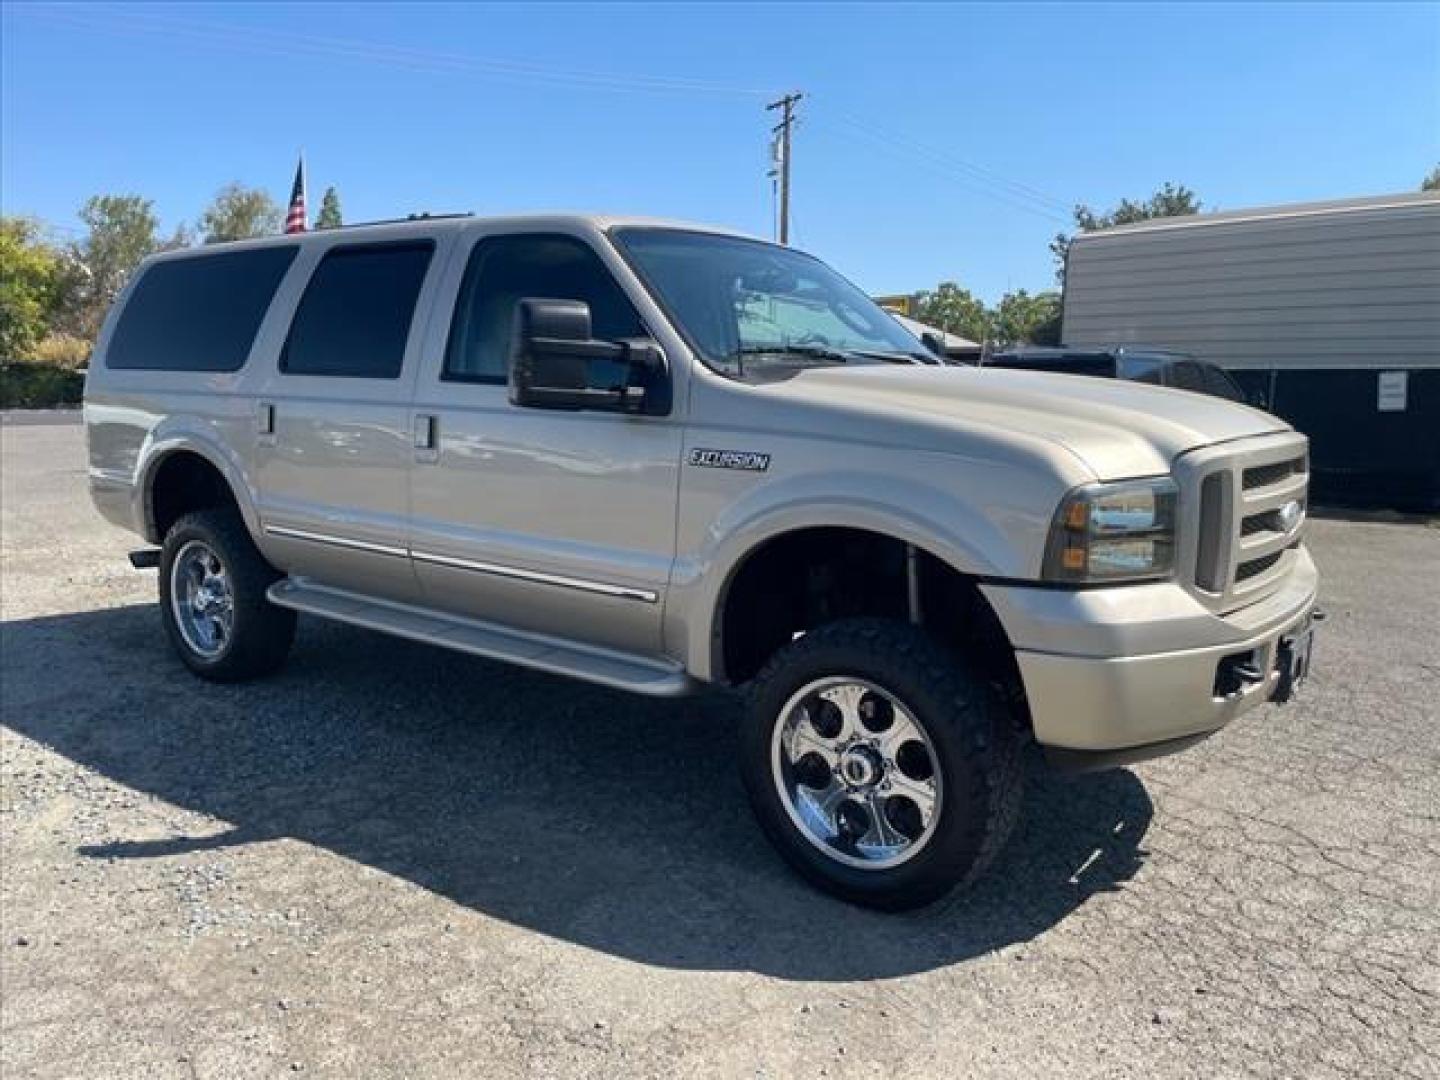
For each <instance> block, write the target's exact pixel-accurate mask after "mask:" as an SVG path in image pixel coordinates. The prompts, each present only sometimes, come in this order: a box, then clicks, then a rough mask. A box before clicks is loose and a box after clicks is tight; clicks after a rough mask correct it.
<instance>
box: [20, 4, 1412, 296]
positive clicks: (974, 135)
mask: <svg viewBox="0 0 1440 1080" xmlns="http://www.w3.org/2000/svg"><path fill="white" fill-rule="evenodd" d="M0 19H3V25H0V30H3V73H0V79H3V84H0V85H3V103H0V151H3V161H0V203H3V208H4V211H5V212H6V213H26V214H34V215H37V216H39V217H41V218H44V219H46V220H48V221H50V222H53V223H55V224H56V225H59V226H62V227H70V228H74V227H75V225H76V221H75V217H74V213H75V210H76V208H77V207H78V206H79V204H80V203H81V202H82V201H83V200H84V199H85V198H86V197H87V196H89V195H91V194H94V193H96V192H137V193H141V194H144V195H146V196H148V197H151V198H153V199H154V200H155V204H156V208H157V210H158V211H159V213H160V215H161V217H162V219H163V220H164V221H165V223H166V226H167V228H168V227H170V226H173V225H174V224H176V223H178V222H180V221H181V220H193V219H194V218H195V217H196V216H197V214H198V213H199V211H200V210H201V208H202V207H203V206H204V204H205V203H206V202H207V201H208V200H209V198H210V197H211V196H212V195H213V193H214V191H215V190H216V189H217V188H218V187H220V186H221V185H222V184H224V183H226V182H227V181H231V180H238V181H241V182H243V183H246V184H253V185H260V186H264V187H266V188H268V189H269V190H270V192H271V193H272V194H273V195H274V196H275V197H276V199H277V200H279V201H283V200H284V199H285V197H286V195H287V194H288V189H289V183H290V178H291V174H292V171H293V168H294V160H295V155H296V152H297V150H298V148H300V147H302V146H303V147H304V149H305V153H306V157H307V161H308V164H309V169H310V184H311V206H312V211H313V209H314V208H315V207H316V206H317V205H318V202H319V195H320V191H321V190H322V189H323V188H324V187H325V186H326V185H327V184H334V185H336V186H337V187H338V189H339V191H340V194H341V198H342V202H343V204H344V209H345V214H346V217H347V219H350V220H360V219H369V218H380V217H391V216H396V215H400V214H404V213H407V212H410V211H413V210H421V209H428V210H433V211H440V210H453V209H469V210H474V211H477V212H479V213H486V212H509V211H519V210H527V209H556V208H565V209H594V210H613V211H622V212H635V213H648V214H660V215H666V216H674V217H682V218H690V219H697V220H702V221H708V222H716V223H721V224H725V225H729V226H733V227H737V228H740V229H744V230H746V231H749V232H753V233H758V234H761V235H767V236H768V235H771V232H772V221H773V200H772V195H771V187H770V182H769V181H768V180H767V179H766V177H765V172H766V168H767V153H768V151H767V142H768V125H769V123H770V122H771V121H772V120H773V115H771V114H767V113H766V112H765V111H764V109H763V105H764V103H765V101H767V100H768V99H769V97H771V96H774V95H776V94H778V93H779V92H782V91H785V90H791V89H795V90H801V91H804V92H805V93H806V94H807V95H808V97H807V99H806V101H805V102H804V103H803V105H802V108H801V115H802V118H803V119H802V126H801V127H800V128H799V130H798V132H797V135H796V146H795V155H794V165H795V191H794V203H793V205H794V233H793V239H794V241H795V242H796V243H797V244H798V245H799V246H801V247H804V248H806V249H807V250H810V251H813V252H815V253H817V254H819V255H821V256H822V257H824V258H825V259H827V260H828V261H830V262H831V263H833V264H834V265H835V266H837V267H838V268H839V269H840V270H841V271H842V272H844V273H845V274H847V275H848V276H850V277H851V278H853V279H854V280H856V281H857V282H858V283H860V284H861V285H862V286H864V287H866V288H868V289H870V290H872V291H874V292H902V291H911V290H915V289H919V288H925V287H928V286H931V285H933V284H935V283H936V282H937V281H940V280H942V279H951V280H958V281H960V282H961V283H962V284H963V285H965V286H967V287H969V288H971V289H972V290H974V291H976V292H977V293H979V294H980V295H981V296H983V297H985V298H986V299H988V300H992V301H993V300H995V299H998V297H999V296H1000V294H1001V293H1003V292H1004V291H1006V290H1007V289H1009V288H1022V287H1023V288H1029V289H1031V290H1035V289H1039V288H1044V287H1047V286H1049V285H1050V284H1051V283H1052V267H1051V262H1050V258H1049V255H1048V252H1047V250H1046V244H1047V242H1048V240H1049V238H1050V237H1051V236H1052V235H1053V234H1054V232H1055V231H1056V230H1057V229H1059V228H1062V227H1063V226H1064V225H1065V224H1066V223H1067V216H1068V215H1067V207H1068V206H1070V205H1071V204H1072V203H1074V202H1077V201H1079V202H1086V203H1089V204H1092V205H1095V206H1108V205H1110V204H1112V203H1114V202H1115V201H1117V200H1118V199H1120V198H1122V197H1124V196H1132V197H1141V196H1144V195H1147V194H1148V193H1149V192H1151V191H1152V190H1154V188H1155V187H1156V186H1158V185H1159V184H1160V183H1161V182H1163V181H1165V180H1176V181H1180V182H1182V183H1185V184H1187V185H1189V186H1190V187H1192V188H1194V189H1195V190H1196V191H1197V192H1198V193H1199V194H1200V196H1201V197H1202V199H1203V200H1204V201H1205V202H1206V203H1207V204H1208V205H1212V206H1218V207H1222V208H1237V207H1242V206H1253V205H1262V204H1268V203H1275V202H1290V201H1298V200H1306V199H1318V198H1330V197H1340V196H1347V195H1363V194H1375V193H1383V192H1392V191H1403V190H1413V189H1414V188H1416V187H1417V186H1418V184H1419V182H1420V180H1421V178H1422V177H1423V176H1424V175H1425V173H1426V172H1428V171H1429V169H1431V168H1432V167H1433V166H1434V165H1435V164H1436V163H1437V161H1440V5H1437V4H1413V5H1405V6H1382V5H1374V4H1371V5H1357V6H1352V7H1347V6H1340V5H1304V4H1289V5H1279V6H1273V7H1269V6H1230V5H1214V6H1166V7H1162V6H1159V5H1156V6H1153V7H1152V6H1142V5H1128V6H1127V5H1120V6H1079V5H1075V6H1058V5H1057V6H1051V5H1034V6H986V5H965V6H954V7H947V6H941V5H923V4H921V5H900V4H892V5H886V6H870V5H862V4H853V5H820V4H810V5H795V6H781V7H766V6H759V5H747V6H701V5H674V6H668V5H660V4H647V5H623V6H612V7H600V6H567V5H555V6H547V7H541V6H502V7H488V8H480V7H462V6H443V5H434V6H425V5H418V4H404V5H395V6H388V5H382V4H364V5H359V4H357V5H342V4H322V5H278V4H268V5H214V6H206V7H201V6H198V5H186V6H182V5H178V4H177V5H149V6H147V5H129V6H125V7H120V6H102V5H87V6H63V5H42V4H17V3H7V4H5V6H4V9H3V16H0Z"/></svg>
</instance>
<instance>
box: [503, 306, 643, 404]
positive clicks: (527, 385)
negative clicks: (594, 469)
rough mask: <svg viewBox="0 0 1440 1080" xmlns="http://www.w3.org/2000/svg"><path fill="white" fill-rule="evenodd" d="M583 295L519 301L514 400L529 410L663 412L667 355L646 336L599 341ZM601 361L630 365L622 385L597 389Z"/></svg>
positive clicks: (512, 380) (512, 347)
mask: <svg viewBox="0 0 1440 1080" xmlns="http://www.w3.org/2000/svg"><path fill="white" fill-rule="evenodd" d="M590 335H591V329H590V305H588V304H586V303H585V302H584V301H583V300H549V299H542V298H537V297H530V298H527V299H524V300H521V301H520V302H519V303H517V304H516V305H515V321H514V323H513V324H512V328H511V333H510V375H509V385H510V401H511V403H512V404H514V405H518V406H521V407H522V408H530V409H566V410H570V411H576V410H581V409H588V410H595V411H601V412H630V413H648V414H654V413H657V412H660V413H664V412H668V411H669V402H668V401H664V400H662V399H663V398H664V395H663V394H661V393H659V392H658V388H659V387H660V386H663V385H664V384H665V379H664V375H665V354H664V353H663V352H661V351H660V346H659V345H657V344H656V343H655V342H653V341H651V340H649V339H648V338H633V339H629V340H626V341H596V340H595V339H594V338H593V337H591V336H590ZM601 361H608V362H610V363H618V364H621V365H624V367H625V368H626V375H625V379H624V381H623V383H622V384H620V385H615V386H609V387H601V388H595V387H592V385H591V381H592V380H591V378H590V376H591V372H592V369H593V367H594V366H595V365H596V364H597V363H598V362H601Z"/></svg>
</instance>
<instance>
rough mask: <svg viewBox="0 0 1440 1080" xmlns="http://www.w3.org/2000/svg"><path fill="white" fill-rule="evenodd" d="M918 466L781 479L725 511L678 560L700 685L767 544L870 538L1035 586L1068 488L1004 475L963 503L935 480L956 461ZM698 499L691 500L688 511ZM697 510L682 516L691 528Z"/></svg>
mask: <svg viewBox="0 0 1440 1080" xmlns="http://www.w3.org/2000/svg"><path fill="white" fill-rule="evenodd" d="M909 464H910V466H911V468H910V470H909V473H908V475H906V474H902V473H900V472H899V471H898V470H888V469H877V470H876V471H875V472H873V473H868V472H856V471H840V470H834V471H829V472H824V473H804V474H797V475H794V476H790V477H778V478H775V479H773V480H768V481H766V482H764V483H761V484H757V485H756V486H754V487H753V488H752V489H751V490H749V491H748V492H745V493H743V494H742V495H741V496H740V497H739V498H735V499H733V500H730V501H728V502H725V503H724V504H723V506H722V507H721V508H720V509H718V511H717V512H716V513H715V514H714V516H713V517H712V518H711V520H710V521H709V522H708V523H707V525H706V527H705V528H704V529H703V531H698V532H697V533H696V535H697V536H698V537H699V540H700V542H699V543H698V544H697V545H695V547H694V550H693V551H690V552H688V553H687V552H686V551H685V550H683V548H682V551H681V552H680V556H679V558H677V560H676V565H675V572H674V576H673V578H672V581H671V587H670V590H669V593H668V599H667V605H666V614H665V624H666V627H665V632H666V637H665V640H666V642H667V644H668V645H669V646H670V648H669V651H671V652H672V655H676V656H677V659H682V660H683V661H684V663H685V664H686V667H687V669H688V670H689V671H690V672H691V673H692V674H693V675H695V676H696V677H698V678H701V679H714V678H716V677H717V675H718V674H719V672H720V670H721V665H720V662H719V657H718V652H717V650H718V648H719V644H720V626H721V621H722V615H723V612H724V607H725V601H726V597H727V595H728V592H729V588H730V585H731V582H732V581H733V580H734V578H735V575H736V573H737V572H738V571H739V569H740V567H741V566H743V565H744V563H745V561H746V559H747V558H748V557H749V556H750V555H751V554H752V553H754V552H755V551H757V550H758V549H759V548H760V547H761V546H763V545H764V544H765V543H766V542H768V541H769V540H772V539H774V538H776V537H778V536H782V535H784V534H786V533H790V532H795V531H797V530H800V529H807V528H815V527H841V528H854V529H863V530H866V531H869V532H874V533H879V534H881V535H885V536H889V537H893V538H895V539H897V540H902V541H904V542H906V543H909V544H913V545H915V546H916V547H917V548H920V549H922V550H924V551H926V552H927V553H929V554H930V555H932V556H934V557H935V558H937V559H939V560H941V561H942V562H944V563H946V564H948V565H949V566H951V567H953V568H954V569H955V570H957V571H959V572H961V573H964V574H969V575H973V576H977V577H998V578H1023V577H1029V576H1033V574H1034V573H1035V571H1036V570H1037V568H1038V558H1039V554H1038V548H1037V547H1036V545H1037V544H1039V545H1043V542H1044V537H1045V535H1046V532H1047V530H1048V527H1049V517H1050V513H1051V512H1052V510H1053V506H1054V505H1055V504H1056V503H1058V500H1059V498H1060V497H1061V496H1062V495H1063V484H1060V483H1054V484H1053V485H1050V486H1053V487H1054V490H1053V491H1051V490H1049V486H1047V489H1046V490H1045V491H1044V492H1043V493H1038V495H1037V493H1036V492H1035V490H1034V486H1035V479H1034V477H1033V476H1031V477H1029V478H1028V481H1027V483H1025V484H1023V485H1020V484H1018V483H1017V481H1016V479H1015V478H1014V477H1011V478H1009V482H1008V483H1006V479H1005V478H1004V477H1003V475H1002V474H1003V473H1006V472H1009V471H1011V470H1006V469H998V468H997V469H996V470H994V475H992V476H991V477H989V478H988V482H975V483H969V484H966V485H965V491H964V492H963V493H962V492H960V491H958V490H956V488H957V487H959V485H954V486H952V485H950V484H947V483H937V482H936V481H935V480H934V479H927V478H926V477H939V478H944V477H945V473H944V472H943V471H941V472H937V471H936V470H937V469H944V468H947V467H949V468H955V467H958V465H959V463H957V462H955V461H954V459H948V460H947V459H945V458H944V457H943V456H942V455H934V456H933V457H930V456H923V457H922V456H917V455H914V454H913V453H912V454H911V455H910V462H909ZM718 482H719V483H721V484H723V483H725V482H726V480H725V479H723V478H722V479H721V480H720V481H718ZM731 482H732V483H733V482H734V481H733V478H731ZM710 483H711V484H712V485H713V484H714V483H716V481H714V480H711V481H710ZM1002 491H1004V492H1008V495H1002ZM1022 493H1023V494H1022ZM688 497H689V493H684V494H682V503H684V502H685V501H686V499H687V498H688ZM987 499H988V500H989V501H988V502H987V501H985V500H987ZM1026 503H1029V504H1031V506H1032V508H1031V509H1026V508H1025V505H1024V504H1026ZM694 509H695V508H694V507H693V505H688V504H687V505H686V506H684V507H682V518H684V517H686V515H687V513H693V511H694ZM684 531H685V530H682V536H683V532H684ZM1037 537H1038V540H1037V539H1036V538H1037ZM1032 549H1035V550H1032Z"/></svg>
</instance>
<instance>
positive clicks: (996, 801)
mask: <svg viewBox="0 0 1440 1080" xmlns="http://www.w3.org/2000/svg"><path fill="white" fill-rule="evenodd" d="M841 676H849V677H855V678H859V679H863V680H866V681H868V682H870V683H873V684H875V685H877V686H879V687H883V688H884V689H885V690H886V691H887V692H889V693H891V694H893V695H894V696H895V697H896V698H898V699H899V700H900V701H901V702H903V703H904V704H905V706H906V707H907V708H908V709H909V710H910V711H911V712H912V713H913V714H914V717H915V718H916V720H917V721H918V722H919V723H920V724H921V725H922V726H923V727H924V729H925V734H926V735H927V736H928V737H929V739H930V741H931V744H932V747H933V749H934V752H935V757H936V760H937V765H938V768H939V770H940V775H941V784H942V790H943V793H944V795H943V798H942V799H941V801H940V807H939V817H938V821H937V823H936V825H935V830H934V832H933V834H932V835H930V837H929V838H928V840H927V841H926V843H925V846H924V847H922V848H921V849H920V850H919V851H918V852H917V853H916V854H915V855H914V856H913V857H912V858H910V859H909V860H908V861H905V862H902V863H900V864H899V865H896V866H892V867H888V868H884V869H866V868H860V867H855V866H851V865H847V864H846V863H843V862H841V861H838V860H836V859H834V858H832V857H831V856H829V855H827V854H826V853H825V852H823V851H821V850H820V848H819V847H817V846H816V844H814V843H812V842H811V841H810V840H808V839H807V838H806V837H805V835H804V834H803V833H802V832H801V831H800V830H799V828H798V827H797V826H796V825H795V823H794V822H793V821H792V820H791V818H790V815H789V813H788V812H787V811H786V808H785V803H784V800H783V797H782V795H781V793H780V791H779V788H778V786H777V783H776V781H775V779H774V774H773V771H772V765H771V754H772V739H773V736H774V731H775V726H776V725H777V724H779V723H781V722H783V717H782V716H781V711H782V710H783V709H784V707H785V705H786V703H787V702H789V701H790V699H791V698H792V697H793V696H794V695H795V694H796V693H798V692H800V690H802V689H803V688H804V687H806V686H808V685H810V684H811V683H813V682H815V681H817V680H820V679H825V678H829V677H841ZM746 697H747V709H746V715H745V719H744V721H743V726H742V730H741V737H740V753H741V761H740V764H741V772H742V775H743V778H744V781H745V786H746V788H747V790H748V791H749V794H750V801H751V804H752V806H753V807H754V810H755V814H756V816H757V817H758V818H759V820H760V825H761V827H762V829H763V830H764V832H765V835H766V836H767V838H768V839H769V840H770V842H771V843H772V844H773V845H774V846H775V848H776V849H777V850H778V851H779V852H780V854H781V855H782V856H783V857H784V858H785V860H786V861H787V862H788V863H789V864H790V865H791V866H792V867H794V868H795V870H797V871H798V872H799V873H800V874H801V875H802V876H803V877H805V878H806V879H807V880H809V881H810V882H812V883H813V884H815V885H817V886H819V887H820V888H821V889H824V890H825V891H827V892H829V893H832V894H834V895H835V896H838V897H840V898H841V899H844V900H847V901H850V902H852V903H856V904H863V905H865V906H868V907H874V908H880V909H883V910H889V911H900V910H906V909H910V908H917V907H923V906H925V905H928V904H932V903H934V902H936V901H937V900H939V899H941V898H942V897H944V896H946V895H947V894H949V893H951V892H952V891H954V890H956V889H959V888H963V887H965V886H967V885H969V884H970V883H971V882H973V881H974V880H975V879H976V878H977V877H979V876H980V875H981V874H982V873H983V872H984V870H985V869H986V867H988V866H989V865H990V863H991V862H992V861H993V860H994V858H995V856H996V854H997V853H998V852H999V851H1000V849H1001V848H1002V847H1003V846H1004V844H1005V842H1006V840H1007V839H1008V838H1009V836H1010V834H1011V832H1012V831H1013V829H1014V826H1015V824H1016V822H1017V820H1018V819H1019V813H1020V805H1021V801H1022V795H1023V789H1024V779H1023V778H1024V767H1023V740H1022V738H1021V737H1020V733H1019V732H1018V731H1017V730H1016V727H1015V724H1014V722H1013V720H1012V719H1011V717H1010V714H1009V712H1008V711H1007V709H1006V706H1005V705H1004V703H1003V702H1002V700H1001V699H1000V696H999V695H998V693H997V692H996V689H995V687H994V686H993V685H992V684H991V683H990V682H989V681H988V680H987V679H985V678H984V677H982V676H981V674H980V673H978V672H976V671H973V670H971V669H970V668H969V667H968V666H967V665H966V663H965V662H964V661H963V660H962V659H959V658H957V657H955V656H953V655H951V654H949V653H947V652H946V651H945V650H943V649H942V648H941V647H940V646H939V645H938V644H937V643H936V642H935V641H934V640H933V639H932V638H930V637H929V636H928V635H927V634H925V632H924V631H922V630H921V629H919V628H918V627H915V626H912V625H910V624H907V623H902V622H896V621H893V620H888V619H848V620H844V621H841V622H835V623H831V624H829V625H826V626H822V627H819V628H818V629H816V630H813V631H811V632H809V633H807V634H805V635H804V636H803V637H801V638H799V639H798V640H796V641H794V642H792V643H791V644H790V645H788V646H786V647H785V648H783V649H781V650H780V651H779V652H777V653H776V654H775V656H774V657H773V658H772V659H771V660H770V662H769V663H768V664H766V666H765V668H764V670H762V671H761V672H760V674H759V675H757V676H756V677H755V679H754V680H753V681H752V682H751V684H750V685H749V687H748V688H747V695H746Z"/></svg>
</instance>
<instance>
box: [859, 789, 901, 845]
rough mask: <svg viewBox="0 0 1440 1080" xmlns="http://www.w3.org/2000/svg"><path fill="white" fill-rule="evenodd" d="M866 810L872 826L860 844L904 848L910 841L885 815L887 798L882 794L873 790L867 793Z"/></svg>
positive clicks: (861, 838)
mask: <svg viewBox="0 0 1440 1080" xmlns="http://www.w3.org/2000/svg"><path fill="white" fill-rule="evenodd" d="M865 810H866V812H867V813H868V814H869V816H870V828H868V829H866V830H865V835H864V836H862V837H860V846H862V847H879V848H902V847H904V846H905V845H906V844H908V843H909V842H910V841H909V840H907V839H905V837H903V836H901V835H900V833H898V832H897V831H896V830H895V826H893V825H891V824H890V822H889V820H888V819H887V818H886V817H885V799H884V798H883V797H882V796H880V795H878V794H877V793H875V792H873V791H872V792H870V793H869V794H868V795H866V797H865Z"/></svg>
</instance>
